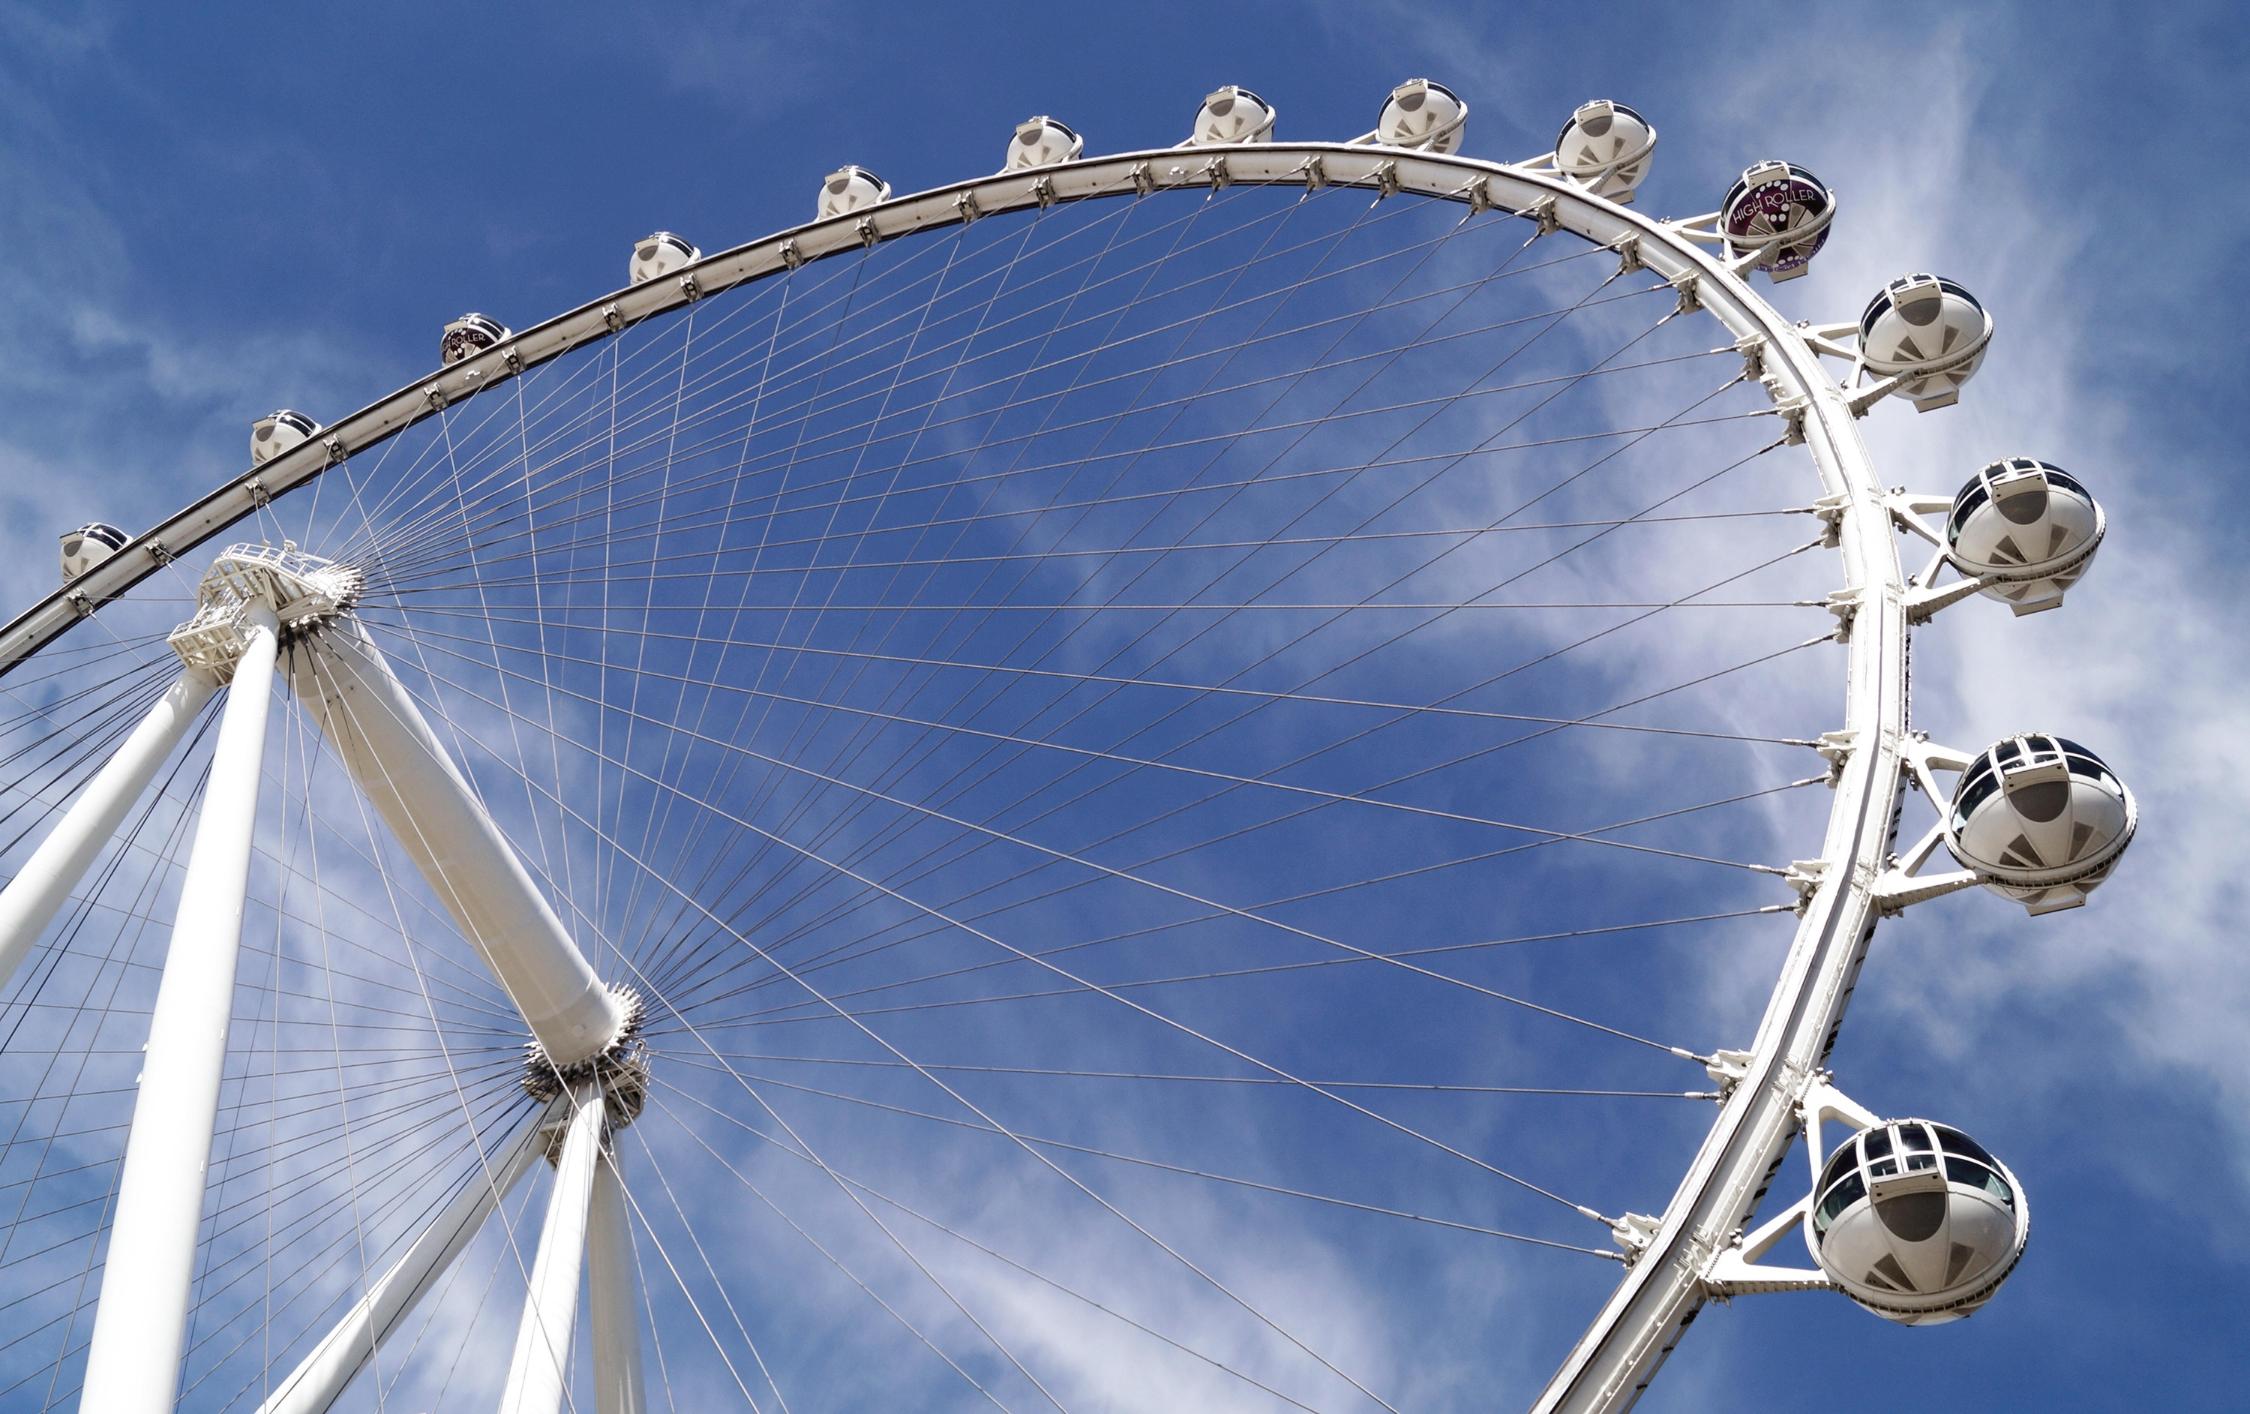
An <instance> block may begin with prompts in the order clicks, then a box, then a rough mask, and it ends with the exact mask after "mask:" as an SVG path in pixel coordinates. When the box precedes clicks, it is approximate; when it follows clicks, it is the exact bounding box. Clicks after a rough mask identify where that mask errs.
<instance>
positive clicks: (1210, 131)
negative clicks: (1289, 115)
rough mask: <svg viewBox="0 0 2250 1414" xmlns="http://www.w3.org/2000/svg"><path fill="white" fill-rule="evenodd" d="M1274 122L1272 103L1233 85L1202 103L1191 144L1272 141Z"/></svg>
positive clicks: (1196, 117)
mask: <svg viewBox="0 0 2250 1414" xmlns="http://www.w3.org/2000/svg"><path fill="white" fill-rule="evenodd" d="M1273 120H1274V111H1273V105H1272V104H1271V103H1268V102H1266V100H1264V99H1263V98H1260V97H1259V96H1258V95H1256V94H1255V93H1252V92H1251V91H1250V90H1249V89H1246V88H1242V87H1239V86H1238V85H1235V84H1231V83H1230V84H1227V85H1226V86H1225V87H1223V88H1220V89H1218V90H1217V91H1215V92H1214V93H1212V95H1211V96H1210V97H1209V98H1206V99H1204V100H1203V106H1202V107H1201V108H1198V109H1197V110H1196V112H1195V131H1194V132H1193V133H1192V134H1190V135H1189V137H1188V141H1189V142H1190V143H1195V144H1203V143H1214V142H1271V141H1273Z"/></svg>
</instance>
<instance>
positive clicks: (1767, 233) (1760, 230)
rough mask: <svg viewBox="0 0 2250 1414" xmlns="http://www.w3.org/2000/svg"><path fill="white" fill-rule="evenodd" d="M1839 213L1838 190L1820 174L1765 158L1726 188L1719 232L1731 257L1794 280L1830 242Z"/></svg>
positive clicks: (1751, 266)
mask: <svg viewBox="0 0 2250 1414" xmlns="http://www.w3.org/2000/svg"><path fill="white" fill-rule="evenodd" d="M1835 216H1836V196H1835V193H1833V192H1831V191H1830V190H1829V189H1828V186H1827V184H1826V183H1825V182H1823V181H1821V180H1820V178H1818V177H1816V176H1814V175H1813V174H1812V173H1810V172H1808V171H1806V170H1805V169H1804V168H1802V167H1799V166H1797V165H1796V164H1795V163H1791V162H1771V161H1768V162H1760V163H1758V164H1757V165H1756V166H1754V167H1751V168H1750V169H1749V170H1748V171H1746V172H1744V173H1743V174H1742V176H1741V177H1740V178H1738V179H1737V180H1736V181H1735V184H1734V185H1733V186H1731V187H1729V188H1727V196H1726V200H1725V201H1723V202H1721V203H1719V234H1720V235H1721V236H1722V237H1724V238H1725V240H1726V251H1727V258H1728V259H1729V260H1733V261H1743V260H1747V261H1749V262H1750V265H1749V268H1750V269H1753V270H1763V271H1765V272H1766V274H1767V275H1768V276H1769V277H1770V278H1772V279H1774V280H1793V279H1795V278H1796V277H1797V276H1799V275H1802V274H1804V273H1805V268H1806V267H1807V266H1809V265H1811V264H1812V258H1813V257H1814V256H1815V255H1817V254H1819V252H1820V248H1821V247H1822V246H1823V245H1825V244H1827V242H1828V225H1829V223H1830V222H1831V221H1833V220H1834V219H1835Z"/></svg>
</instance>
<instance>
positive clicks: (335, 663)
mask: <svg viewBox="0 0 2250 1414" xmlns="http://www.w3.org/2000/svg"><path fill="white" fill-rule="evenodd" d="M308 647H309V650H310V651H307V652H302V653H298V654H296V655H295V656H294V657H293V659H292V662H291V679H290V680H291V682H292V684H293V685H294V686H295V688H296V690H297V698H298V700H299V701H301V702H303V703H304V704H305V706H306V707H307V708H309V709H310V710H311V711H312V713H313V715H314V716H315V717H316V718H317V719H318V720H319V722H320V729H321V732H322V733H323V735H325V736H326V738H327V740H328V744H329V746H330V748H331V749H332V750H333V751H334V752H335V754H336V756H337V757H338V759H340V760H341V761H342V762H343V763H344V766H345V768H346V769H347V770H349V771H350V772H351V774H352V778H353V779H354V780H355V781H357V782H358V783H359V788H360V789H361V790H362V791H364V792H365V793H366V795H367V798H368V800H369V801H370V802H371V803H372V804H373V805H374V806H375V809H376V812H377V813H378V814H380V815H381V816H382V817H383V821H384V823H385V824H387V825H388V826H389V827H390V830H391V833H392V835H393V836H395V837H396V838H397V840H398V843H399V845H400V847H402V848H403V849H404V850H405V851H406V853H407V855H408V857H409V858H411V859H413V861H414V864H415V867H416V868H417V869H419V870H420V871H421V873H422V876H423V877H424V878H425V879H427V880H428V881H429V884H430V887H431V888H432V889H433V890H435V891H436V893H437V896H438V898H439V900H441V901H442V902H443V903H444V904H445V907H446V909H447V910H448V911H449V912H450V913H451V914H452V915H453V917H454V919H455V921H457V922H458V923H459V924H460V927H461V932H462V934H463V935H464V936H466V937H467V938H468V940H469V942H470V943H471V944H472V945H473V946H474V947H475V948H476V949H477V951H478V953H479V954H481V955H482V956H483V958H484V960H485V962H486V964H487V965H488V966H490V967H491V968H492V970H493V972H494V974H495V975H497V976H498V977H499V979H500V985H501V986H502V987H504V988H506V989H507V992H508V995H509V997H511V998H512V999H513V1000H514V1001H515V1004H516V1007H517V1009H518V1010H520V1011H521V1012H522V1013H523V1017H524V1020H525V1022H527V1023H528V1024H529V1025H530V1027H531V1033H532V1035H533V1036H535V1037H537V1038H538V1040H539V1044H540V1045H541V1046H542V1047H543V1048H544V1049H545V1050H546V1052H547V1057H548V1059H549V1060H551V1061H552V1062H553V1063H554V1064H555V1065H557V1066H568V1065H572V1064H575V1063H576V1062H578V1061H581V1060H584V1059H586V1058H587V1057H589V1056H591V1055H593V1054H595V1053H596V1052H598V1051H599V1050H601V1049H602V1047H604V1046H606V1045H608V1044H609V1043H610V1041H611V1040H613V1039H614V1038H615V1037H616V1035H617V1032H618V1027H619V1023H620V1020H621V1017H620V1014H619V1007H618V1003H617V1000H616V998H615V997H614V996H612V995H611V993H610V991H609V989H608V988H606V987H604V986H603V985H602V982H601V979H600V978H599V977H596V976H595V975H594V970H593V968H592V967H590V966H588V965H587V962H586V959H585V957H584V955H582V954H581V953H580V952H579V951H578V945H577V944H576V943H575V942H573V941H572V940H571V936H570V933H569V931H568V930H567V929H565V928H564V927H563V923H562V920H561V919H560V918H559V917H557V916H556V914H555V910H554V909H553V908H552V907H550V906H549V905H548V903H547V900H546V898H545V897H544V896H543V895H542V894H541V893H540V892H539V888H538V885H537V884H535V883H534V882H533V881H532V878H531V872H530V871H529V870H528V869H526V868H525V867H524V865H523V861H522V860H520V859H518V858H517V857H516V852H515V850H514V849H513V848H511V847H510V846H509V844H508V841H507V837H506V836H504V835H502V834H501V833H500V827H499V826H498V825H496V824H494V823H493V820H492V817H491V816H490V815H489V814H487V813H486V812H485V809H484V806H483V805H482V804H481V803H479V801H478V800H477V798H476V794H475V792H474V791H472V790H471V789H470V787H469V782H468V779H467V778H466V777H464V776H463V775H462V774H461V772H460V770H459V768H457V767H456V766H455V765H454V764H453V761H452V758H450V757H449V756H448V755H447V754H446V750H445V746H444V744H443V743H442V742H440V741H439V740H438V736H437V733H436V732H434V731H432V730H431V729H430V724H429V723H428V722H427V721H426V720H424V718H423V716H422V713H421V711H420V709H418V708H417V707H416V706H415V704H414V699H413V698H412V697H410V696H408V695H407V691H406V689H405V688H404V687H403V686H401V685H400V683H399V681H398V679H397V678H396V677H395V676H393V675H392V673H391V669H390V665H389V664H388V663H386V662H385V661H384V660H383V655H382V653H381V651H380V650H378V649H377V648H376V646H375V644H374V642H373V641H372V640H370V639H369V638H368V637H367V633H366V630H365V629H363V628H362V627H360V625H359V623H358V622H357V621H356V620H352V619H344V620H341V621H339V622H337V623H335V624H333V625H331V626H330V627H328V628H327V629H326V630H324V631H323V632H322V633H320V634H319V635H318V636H317V637H315V638H313V639H312V640H310V642H309V644H308Z"/></svg>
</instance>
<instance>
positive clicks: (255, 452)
mask: <svg viewBox="0 0 2250 1414" xmlns="http://www.w3.org/2000/svg"><path fill="white" fill-rule="evenodd" d="M319 430H320V424H319V423H317V422H315V421H313V420H312V419H311V418H309V417H307V416H305V415H304V414H303V413H301V412H295V411H292V410H291V409H289V408H282V409H281V410H279V411H278V412H269V413H267V414H266V415H265V416H264V417H261V418H259V419H258V420H257V421H256V422H253V423H251V424H250V463H251V465H253V466H262V465H264V464H265V463H267V462H269V461H272V460H273V459H274V458H275V457H278V456H280V455H281V454H282V453H283V452H286V451H288V450H290V449H291V448H292V447H296V446H298V445H300V444H302V443H303V442H304V440H305V439H306V438H307V437H310V436H312V435H313V434H314V433H315V432H318V431H319Z"/></svg>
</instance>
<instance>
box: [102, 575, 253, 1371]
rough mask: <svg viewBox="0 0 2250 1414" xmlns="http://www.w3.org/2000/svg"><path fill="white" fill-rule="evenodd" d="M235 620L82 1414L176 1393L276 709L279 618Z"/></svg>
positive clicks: (129, 1146)
mask: <svg viewBox="0 0 2250 1414" xmlns="http://www.w3.org/2000/svg"><path fill="white" fill-rule="evenodd" d="M240 622H241V642H242V652H241V657H240V658H239V660H238V661H237V663H236V666H235V671H234V678H233V683H232V685H231V686H230V687H229V688H228V690H227V701H226V709H225V712H224V713H223V715H222V716H221V718H220V721H219V739H218V743H217V745H216V746H215V747H214V748H213V749H212V753H211V778H210V783H209V784H208V785H207V786H205V788H204V792H203V813H202V815H201V817H200V818H199V819H198V820H197V821H196V826H195V843H194V845H193V846H192V847H191V848H190V850H189V852H188V863H187V879H186V882H185V883H184V884H183V885H182V886H181V889H180V898H179V905H178V910H177V912H176V913H175V914H174V916H173V921H172V943H171V950H170V952H169V953H168V954H167V955H166V957H165V960H164V978H163V981H162V982H161V983H160V984H159V985H158V988H157V993H156V1011H155V1014H154V1015H153V1016H152V1017H151V1018H150V1020H149V1030H148V1050H147V1056H146V1058H145V1060H144V1061H143V1063H142V1069H141V1079H140V1093H139V1095H138V1096H137V1097H135V1099H134V1101H133V1127H132V1131H131V1133H130V1134H129V1135H128V1136H127V1138H126V1141H125V1163H124V1167H123V1169H122V1171H121V1173H120V1175H119V1178H118V1184H117V1209H116V1212H117V1217H116V1221H115V1222H114V1223H113V1224H112V1225H111V1228H110V1234H109V1253H108V1258H107V1261H106V1264H105V1265H104V1266H103V1268H102V1283H101V1295H100V1298H99V1303H98V1305H97V1306H96V1308H95V1312H94V1333H93V1340H92V1344H91V1346H90V1348H89V1349H88V1352H87V1356H86V1383H85V1388H84V1392H83V1394H82V1395H81V1397H80V1399H79V1405H78V1407H79V1409H80V1410H81V1411H83V1414H166V1411H168V1410H170V1409H171V1408H172V1396H173V1392H174V1391H175V1390H176V1389H177V1388H178V1386H179V1380H180V1348H181V1345H182V1344H183V1342H184V1341H185V1339H186V1332H187V1307H188V1293H189V1290H190V1284H191V1279H192V1277H193V1275H194V1269H195V1238H196V1231H197V1229H198V1228H199V1227H200V1226H201V1225H202V1221H203V1197H204V1179H205V1173H206V1170H207V1169H208V1167H209V1165H210V1162H211V1131H212V1125H213V1123H214V1121H215V1120H216V1119H217V1118H218V1111H219V1076H220V1068H221V1066H222V1065H223V1064H224V1063H225V1060H226V1050H227V1022H228V1020H229V1019H230V1018H231V1017H232V1015H233V1012H234V973H235V959H236V956H237V954H238V953H239V951H240V949H241V945H242V912H243V900H244V891H245V889H246V888H247V887H248V884H249V878H250V838H251V829H252V826H253V825H254V824H255V822H256V816H257V806H258V787H259V784H260V781H259V772H260V769H261V767H262V766H263V764H264V760H265V749H266V717H267V710H268V708H269V707H270V706H271V705H272V702H273V684H274V670H273V669H274V654H275V651H276V647H277V640H276V636H275V634H276V627H277V624H276V620H275V617H274V614H273V611H272V610H271V609H269V608H267V607H266V606H265V605H263V604H255V603H254V604H251V605H249V606H248V607H247V608H246V609H245V610H244V611H243V613H242V617H241V621H240Z"/></svg>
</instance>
